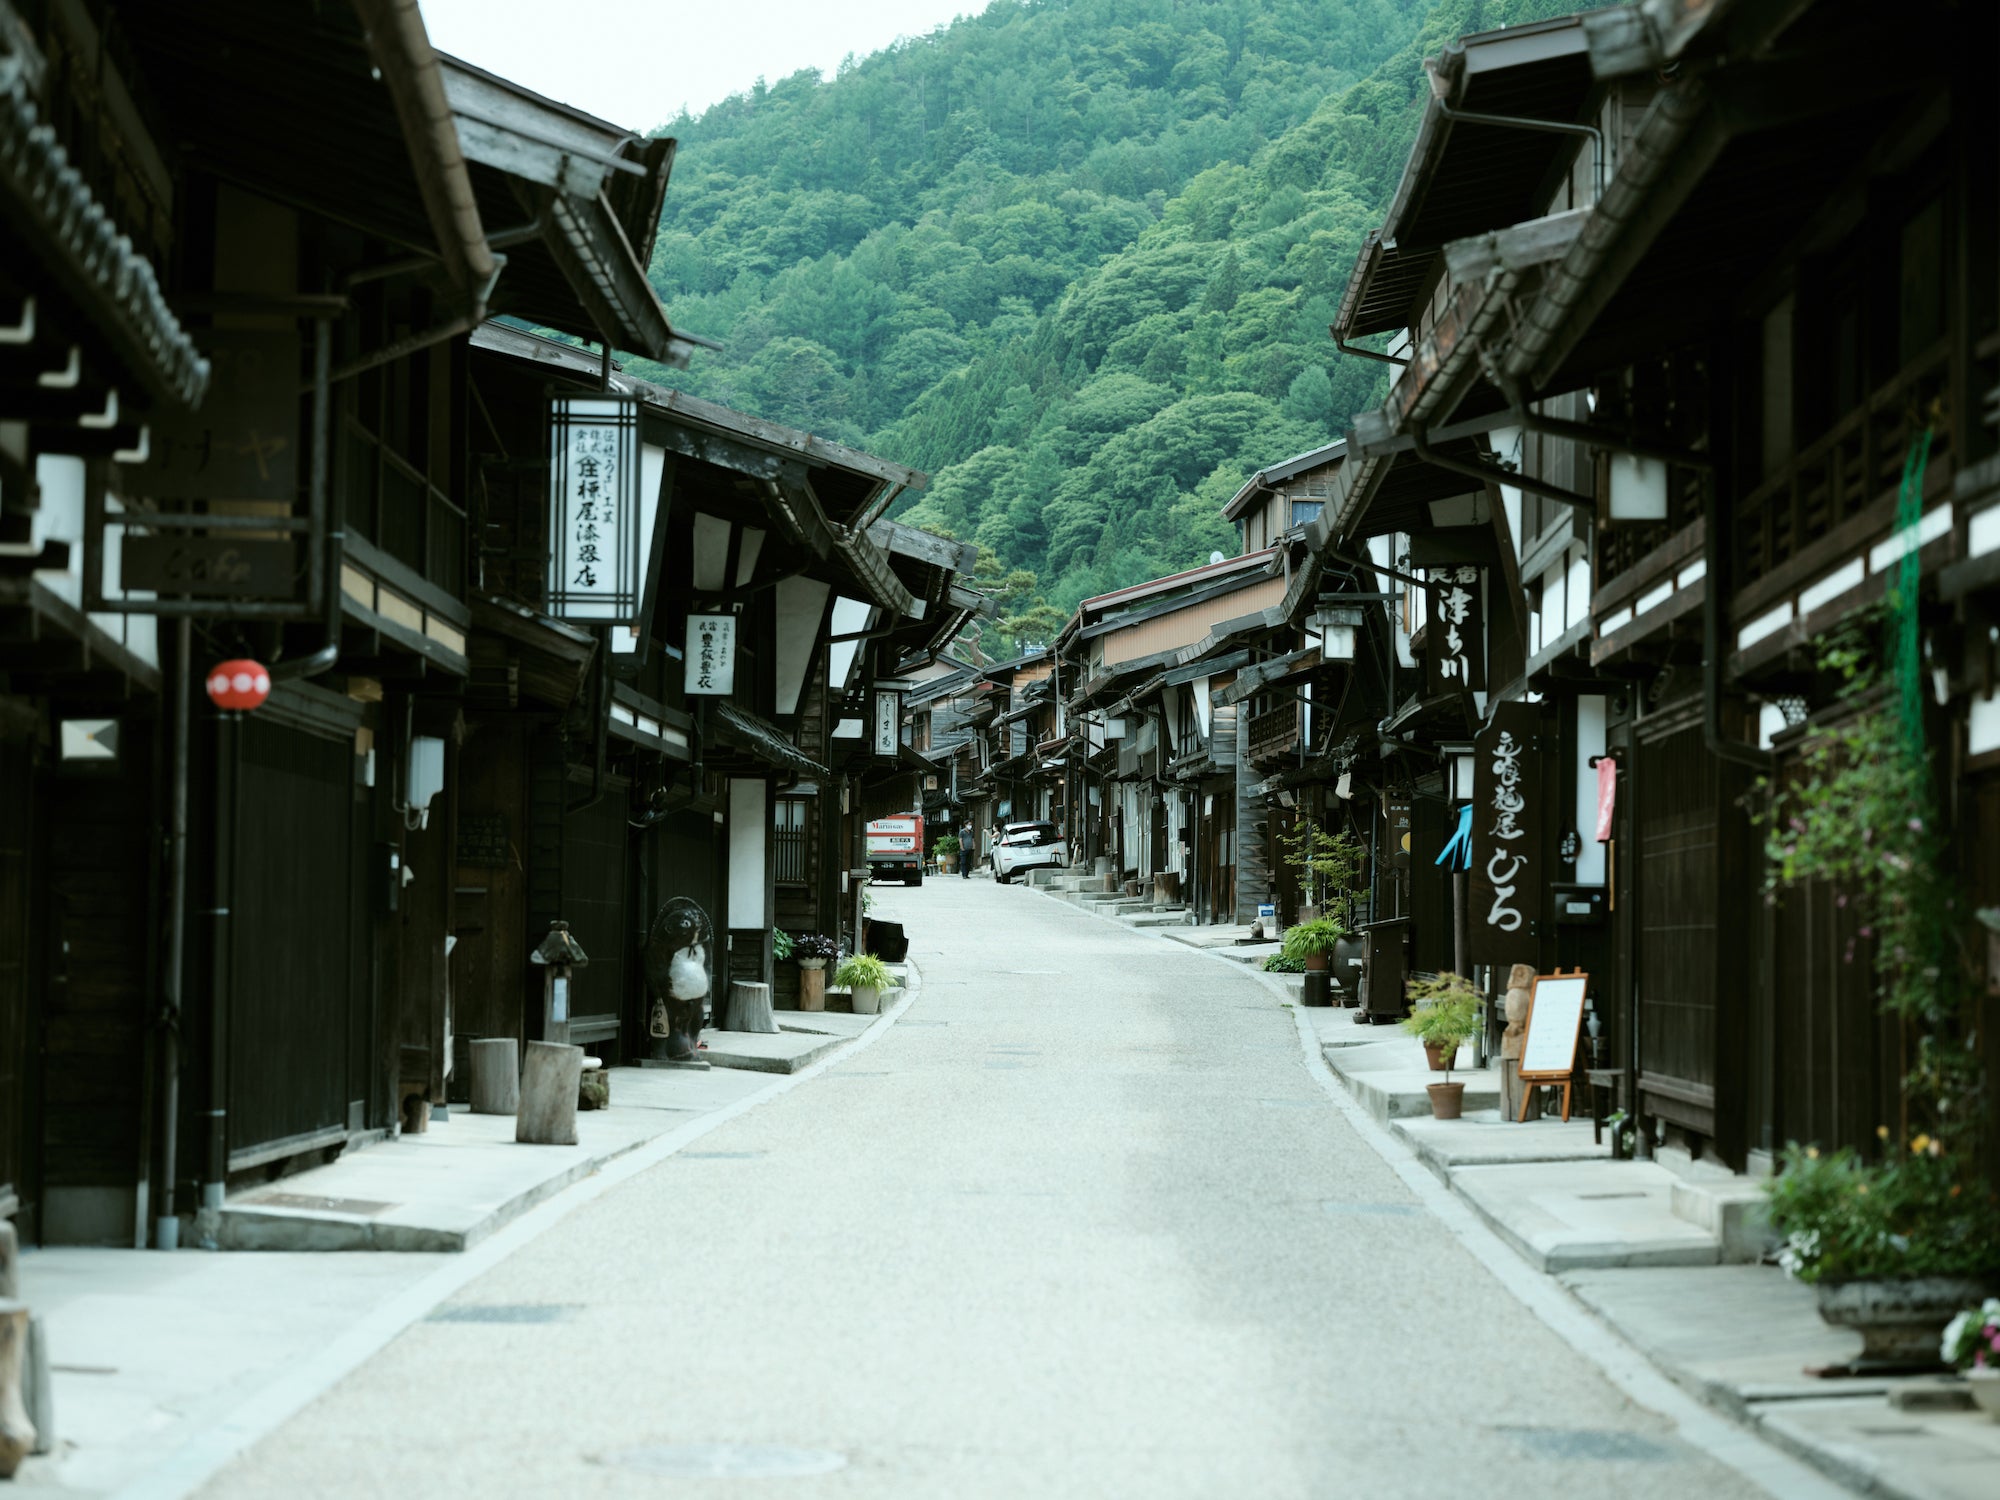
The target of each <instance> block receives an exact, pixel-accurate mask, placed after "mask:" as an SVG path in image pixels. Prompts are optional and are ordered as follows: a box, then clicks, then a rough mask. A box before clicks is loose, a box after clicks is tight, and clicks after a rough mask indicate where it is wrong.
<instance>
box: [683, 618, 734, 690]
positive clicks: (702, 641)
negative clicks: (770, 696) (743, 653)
mask: <svg viewBox="0 0 2000 1500" xmlns="http://www.w3.org/2000/svg"><path fill="white" fill-rule="evenodd" d="M687 622H688V625H687V678H686V688H687V692H688V696H690V697H704V696H705V697H710V698H726V697H728V696H729V695H730V694H732V693H734V692H735V691H736V616H734V615H689V616H688V617H687Z"/></svg>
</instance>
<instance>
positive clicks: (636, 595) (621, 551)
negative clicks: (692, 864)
mask: <svg viewBox="0 0 2000 1500" xmlns="http://www.w3.org/2000/svg"><path fill="white" fill-rule="evenodd" d="M640 468H641V452H640V444H639V398H638V397H636V396H627V395H620V394H617V393H615V392H610V391H605V392H599V393H594V394H592V395H588V396H553V397H551V398H550V400H549V572H548V599H547V604H546V608H547V610H548V613H549V614H550V615H552V616H553V617H555V618H556V619H559V620H594V621H597V622H600V623H603V624H612V625H636V624H638V623H639V599H640V593H641V590H642V589H643V587H644V583H645V576H644V554H645V547H646V545H647V544H648V543H649V542H650V541H651V538H650V537H648V536H646V535H645V526H644V522H645V520H646V517H645V516H644V515H642V513H641V509H640V504H639V496H640V483H639V480H640Z"/></svg>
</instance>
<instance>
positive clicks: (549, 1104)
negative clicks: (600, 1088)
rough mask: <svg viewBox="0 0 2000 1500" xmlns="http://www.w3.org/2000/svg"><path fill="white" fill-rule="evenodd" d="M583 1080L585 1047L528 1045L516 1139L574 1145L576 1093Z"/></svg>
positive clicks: (531, 1043)
mask: <svg viewBox="0 0 2000 1500" xmlns="http://www.w3.org/2000/svg"><path fill="white" fill-rule="evenodd" d="M582 1080H583V1048H581V1047H568V1046H564V1045H563V1044H562V1043H561V1042H530V1043H528V1061H527V1064H526V1066H525V1067H523V1068H522V1069H521V1107H520V1111H519V1113H518V1114H516V1115H515V1117H514V1139H515V1140H516V1141H518V1142H520V1143H522V1144H524V1145H530V1146H574V1145H575V1144H576V1093H577V1087H578V1085H579V1084H580V1083H581V1082H582Z"/></svg>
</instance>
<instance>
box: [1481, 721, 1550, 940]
mask: <svg viewBox="0 0 2000 1500" xmlns="http://www.w3.org/2000/svg"><path fill="white" fill-rule="evenodd" d="M1539 723H1540V715H1539V712H1538V710H1537V709H1536V708H1535V706H1534V705H1533V704H1530V703H1503V704H1501V705H1500V706H1499V707H1497V708H1496V709H1494V711H1493V718H1492V720H1491V721H1490V722H1489V723H1488V724H1487V726H1486V728H1485V729H1484V730H1482V731H1481V732H1480V735H1479V738H1478V739H1477V740H1476V741H1475V742H1474V745H1475V752H1474V753H1475V754H1476V755H1477V757H1478V763H1477V765H1476V766H1475V767H1474V772H1473V796H1472V807H1473V814H1472V903H1471V909H1470V915H1471V928H1472V944H1471V947H1472V960H1473V962H1474V963H1490V964H1504V963H1513V962H1515V961H1516V960H1517V959H1518V958H1519V957H1520V955H1521V954H1522V952H1523V951H1524V948H1525V947H1526V945H1528V944H1530V943H1532V941H1533V940H1534V938H1535V935H1536V932H1537V931H1538V928H1539V924H1540V921H1541V915H1542V885H1543V882H1544V878H1545V875H1546V872H1545V871H1544V870H1543V869H1542V857H1541V837H1540V831H1539V826H1538V822H1537V820H1538V819H1539V818H1540V817H1541V816H1542V813H1543V811H1544V809H1543V808H1542V807H1541V805H1540V795H1539V792H1540V788H1539V785H1538V781H1537V773H1538V767H1539V755H1540V749H1539V746H1538V744H1537V741H1536V735H1537V732H1538V726H1539Z"/></svg>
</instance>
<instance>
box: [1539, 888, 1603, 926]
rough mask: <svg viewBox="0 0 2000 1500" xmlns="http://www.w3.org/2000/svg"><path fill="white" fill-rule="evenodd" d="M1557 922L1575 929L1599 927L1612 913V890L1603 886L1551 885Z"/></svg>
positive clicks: (1552, 902) (1551, 900) (1552, 904)
mask: <svg viewBox="0 0 2000 1500" xmlns="http://www.w3.org/2000/svg"><path fill="white" fill-rule="evenodd" d="M1549 902H1550V905H1551V906H1552V907H1553V908H1554V913H1553V914H1554V916H1555V920H1556V921H1557V922H1558V923H1560V924H1566V925H1569V926H1573V927H1599V926H1602V925H1603V923H1604V918H1605V914H1606V913H1607V912H1609V911H1610V909H1611V903H1610V890H1609V888H1608V887H1606V886H1601V885H1551V886H1550V887H1549Z"/></svg>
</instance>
